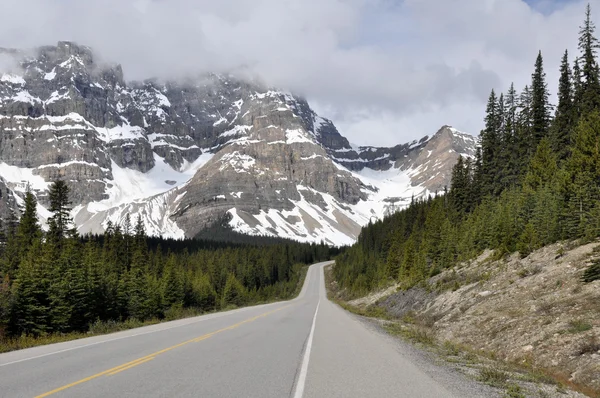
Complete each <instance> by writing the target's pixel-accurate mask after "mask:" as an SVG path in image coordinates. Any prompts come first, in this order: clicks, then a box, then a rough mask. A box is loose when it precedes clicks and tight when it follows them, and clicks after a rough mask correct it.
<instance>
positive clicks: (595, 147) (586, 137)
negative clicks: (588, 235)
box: [564, 111, 600, 238]
mask: <svg viewBox="0 0 600 398" xmlns="http://www.w3.org/2000/svg"><path fill="white" fill-rule="evenodd" d="M567 171H568V173H569V179H568V183H567V186H566V187H565V188H564V191H565V200H566V203H567V206H568V207H567V216H566V218H567V224H568V226H567V227H568V228H567V232H568V234H569V237H570V238H574V237H581V236H583V235H584V231H585V229H586V227H587V224H589V223H590V220H591V214H592V212H593V208H594V207H595V206H598V203H599V200H600V113H599V112H598V111H594V112H592V113H590V114H589V115H587V116H583V117H582V119H581V120H580V122H579V124H578V126H577V128H576V130H575V142H574V146H573V151H572V155H571V157H570V159H569V161H568V163H567Z"/></svg>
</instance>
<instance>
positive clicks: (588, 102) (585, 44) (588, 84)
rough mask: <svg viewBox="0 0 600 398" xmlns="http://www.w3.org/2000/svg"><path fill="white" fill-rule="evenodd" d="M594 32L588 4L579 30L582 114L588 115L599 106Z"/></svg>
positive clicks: (599, 87)
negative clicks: (581, 63)
mask: <svg viewBox="0 0 600 398" xmlns="http://www.w3.org/2000/svg"><path fill="white" fill-rule="evenodd" d="M595 31H596V26H595V25H594V22H593V21H592V8H591V6H590V5H589V4H588V5H587V8H586V11H585V21H584V23H583V26H581V27H580V30H579V50H580V51H581V60H582V62H583V68H582V77H583V89H582V98H581V101H582V103H581V108H582V109H581V111H582V114H586V113H589V112H591V111H592V110H594V109H597V108H598V107H599V106H600V81H599V80H598V79H599V77H598V63H597V61H596V53H597V49H598V39H597V38H596V37H595V36H594V33H595Z"/></svg>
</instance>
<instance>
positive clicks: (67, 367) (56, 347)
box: [0, 263, 473, 398]
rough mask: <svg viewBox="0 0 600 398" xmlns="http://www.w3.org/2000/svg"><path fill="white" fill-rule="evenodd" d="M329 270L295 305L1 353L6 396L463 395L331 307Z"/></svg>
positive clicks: (0, 385)
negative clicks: (326, 286) (327, 281)
mask: <svg viewBox="0 0 600 398" xmlns="http://www.w3.org/2000/svg"><path fill="white" fill-rule="evenodd" d="M325 265H326V263H320V264H315V265H313V266H311V267H310V268H309V270H308V273H307V277H306V281H305V283H304V286H303V288H302V291H301V293H300V295H299V296H298V298H296V299H294V300H291V301H287V302H280V303H274V304H267V305H260V306H255V307H248V308H242V309H238V310H233V311H229V312H223V313H216V314H210V315H205V316H201V317H197V318H189V319H184V320H179V321H174V322H167V323H162V324H159V325H152V326H148V327H144V328H139V329H134V330H129V331H124V332H119V333H113V334H110V335H104V336H95V337H90V338H86V339H81V340H76V341H71V342H66V343H59V344H52V345H48V346H42V347H35V348H31V349H25V350H20V351H14V352H10V353H6V354H1V355H0V396H2V397H11V398H12V397H48V396H52V397H257V398H268V397H274V398H282V397H293V398H300V397H311V398H313V397H314V398H327V397H344V398H348V397H411V398H418V397H427V398H430V397H434V398H438V397H440V398H441V397H455V396H456V397H459V396H465V395H463V394H457V392H456V391H454V390H453V391H452V392H451V390H452V389H448V387H447V384H448V383H445V384H446V385H445V384H444V383H443V382H441V381H440V380H438V378H436V377H435V374H432V372H430V371H429V372H428V371H427V370H424V369H423V368H422V367H420V366H419V365H418V364H415V363H414V362H413V361H411V360H410V358H406V356H405V355H402V352H401V351H400V350H398V349H397V347H396V345H395V344H394V342H393V341H391V339H389V338H386V337H385V336H383V335H381V334H380V333H377V332H376V331H374V330H372V328H369V327H367V326H365V324H364V322H362V321H360V320H359V319H357V317H356V316H354V315H351V314H349V313H347V312H345V311H344V310H342V309H341V308H339V307H338V306H337V305H335V304H333V303H331V302H330V301H328V300H327V298H326V293H325V283H324V277H323V267H324V266H325ZM461 383H462V381H460V383H457V384H461ZM469 396H473V395H469Z"/></svg>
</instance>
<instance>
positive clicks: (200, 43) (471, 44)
mask: <svg viewBox="0 0 600 398" xmlns="http://www.w3.org/2000/svg"><path fill="white" fill-rule="evenodd" d="M586 3H587V1H579V0H526V1H524V0H252V1H249V0H219V1H215V0H85V1H81V0H29V1H28V2H27V6H23V2H22V0H3V1H2V13H3V15H5V16H6V15H10V17H5V18H3V21H2V23H1V24H0V47H12V48H31V47H35V46H39V45H48V44H55V43H56V42H57V41H59V40H71V41H75V42H78V43H80V44H86V45H89V46H91V47H93V49H94V50H95V52H96V54H98V57H100V58H101V59H103V60H106V61H109V62H118V63H121V64H122V65H123V69H124V72H125V77H126V79H129V80H139V79H145V78H150V77H159V78H167V79H168V78H177V77H182V76H188V75H191V74H197V73H202V72H213V71H214V72H229V73H240V74H244V75H250V76H256V77H259V78H260V79H262V80H263V81H265V82H267V83H268V84H270V85H272V86H276V87H280V88H282V89H286V90H289V91H292V92H294V93H298V94H300V95H302V96H304V97H306V98H307V99H308V100H309V102H310V103H311V105H312V106H313V108H315V109H316V110H317V111H318V112H319V113H320V114H321V115H322V116H325V117H328V118H330V119H332V120H333V121H334V122H335V124H336V125H337V126H338V128H339V130H340V132H341V133H342V134H343V135H345V136H346V137H348V139H349V140H350V141H351V142H353V143H355V144H358V145H380V146H384V145H385V146H389V145H395V144H399V143H404V142H408V141H411V140H413V139H417V138H420V137H422V136H424V135H431V134H433V133H435V132H436V131H437V130H438V129H439V128H440V127H441V126H442V125H451V126H453V127H455V128H457V129H459V130H461V131H465V132H468V133H470V134H473V135H477V134H478V133H479V131H480V130H481V128H482V127H483V117H484V109H485V103H486V101H487V98H488V95H489V93H490V91H491V90H492V89H495V90H496V91H506V90H507V89H508V87H509V85H510V83H511V82H514V83H515V86H516V87H517V90H519V91H520V90H521V89H522V88H523V87H524V86H525V85H526V84H528V83H529V81H530V79H531V73H532V71H533V65H534V62H535V58H536V56H537V53H538V51H540V50H541V51H542V54H543V56H544V61H545V67H546V72H547V75H548V83H549V89H550V91H551V93H552V94H553V97H552V98H553V99H554V98H555V97H554V93H555V92H556V87H557V85H558V83H557V80H558V67H559V63H560V59H561V56H562V54H563V53H564V51H565V49H568V50H569V52H570V54H571V57H570V58H571V60H573V58H574V56H575V55H576V54H577V35H578V30H579V28H578V27H579V26H580V25H581V23H582V21H583V18H584V10H585V4H586ZM591 4H592V11H593V13H594V11H595V14H596V15H598V17H597V18H596V20H597V21H599V22H598V23H600V0H592V1H591ZM23 21H25V23H24V22H23Z"/></svg>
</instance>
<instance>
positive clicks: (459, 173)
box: [449, 156, 471, 213]
mask: <svg viewBox="0 0 600 398" xmlns="http://www.w3.org/2000/svg"><path fill="white" fill-rule="evenodd" d="M470 190H471V165H470V162H466V161H465V160H464V159H463V157H462V156H459V157H458V162H457V163H456V164H455V165H454V167H453V168H452V182H451V185H450V192H449V196H450V203H452V205H453V206H454V209H455V210H456V211H457V212H458V213H466V212H468V211H470V206H469V204H470V203H469V202H470Z"/></svg>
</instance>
